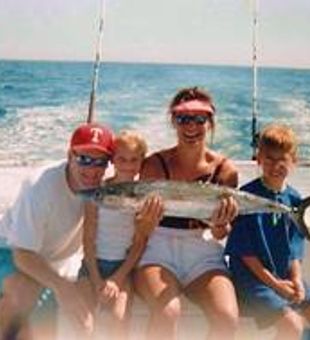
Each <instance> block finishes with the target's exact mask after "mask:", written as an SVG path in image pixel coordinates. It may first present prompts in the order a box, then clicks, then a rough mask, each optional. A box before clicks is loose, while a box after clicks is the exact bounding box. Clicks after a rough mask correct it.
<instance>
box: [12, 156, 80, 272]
mask: <svg viewBox="0 0 310 340" xmlns="http://www.w3.org/2000/svg"><path fill="white" fill-rule="evenodd" d="M65 167H66V162H62V163H61V164H57V165H54V166H50V167H45V168H42V169H39V170H38V171H37V172H36V173H35V174H34V176H32V177H31V179H29V180H28V181H25V183H24V185H23V188H22V191H21V194H20V195H19V197H18V199H17V201H16V202H15V204H14V206H13V207H12V208H11V211H10V214H11V216H10V220H11V224H10V226H9V228H8V229H9V230H8V234H7V240H8V243H9V245H10V246H11V247H13V248H14V247H16V248H23V249H27V250H31V251H34V252H36V253H38V254H40V255H41V256H43V257H44V258H45V259H46V260H47V261H48V262H49V263H50V265H51V266H52V267H53V268H54V269H55V270H56V271H57V272H59V274H61V275H65V276H67V269H66V268H65V267H66V266H69V267H70V268H72V266H73V263H76V262H77V261H78V260H79V259H80V258H81V255H82V251H81V248H82V246H81V244H82V219H83V202H82V200H81V198H80V197H78V196H76V195H74V194H73V193H72V191H71V190H70V189H69V187H68V184H67V181H66V171H65ZM76 265H77V266H78V263H76ZM69 271H71V269H70V270H69ZM69 275H70V274H69Z"/></svg>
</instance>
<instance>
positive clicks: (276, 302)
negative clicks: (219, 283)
mask: <svg viewBox="0 0 310 340" xmlns="http://www.w3.org/2000/svg"><path fill="white" fill-rule="evenodd" d="M236 288H237V289H236V291H237V295H238V300H239V303H240V310H241V314H245V315H248V316H251V317H253V318H254V319H255V321H256V323H257V326H258V327H259V328H266V327H269V326H270V325H271V324H274V323H275V322H276V321H277V319H278V318H279V316H281V315H282V313H283V311H284V310H285V309H286V308H292V309H294V310H296V311H297V312H298V311H300V312H302V310H303V309H304V308H306V307H308V306H309V305H310V289H309V287H308V286H307V285H306V284H304V288H305V293H306V296H305V300H304V301H303V302H302V303H300V304H296V303H292V302H290V301H288V300H286V299H285V298H283V297H282V296H280V295H279V294H278V293H277V292H276V291H275V290H273V289H272V288H270V287H268V286H266V285H263V284H261V285H257V286H255V287H252V288H248V289H244V288H241V287H240V288H238V287H236Z"/></svg>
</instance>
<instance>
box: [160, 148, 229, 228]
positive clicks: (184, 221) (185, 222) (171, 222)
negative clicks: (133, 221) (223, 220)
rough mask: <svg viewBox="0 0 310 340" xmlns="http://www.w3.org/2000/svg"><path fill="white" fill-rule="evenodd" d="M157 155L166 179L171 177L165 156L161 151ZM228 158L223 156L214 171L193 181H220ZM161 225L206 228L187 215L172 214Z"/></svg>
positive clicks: (200, 222) (214, 182)
mask: <svg viewBox="0 0 310 340" xmlns="http://www.w3.org/2000/svg"><path fill="white" fill-rule="evenodd" d="M155 156H156V157H157V158H158V160H159V162H160V164H161V166H162V169H163V172H164V174H165V178H166V179H168V180H169V179H170V178H171V176H170V172H169V169H168V166H167V163H166V161H165V159H164V157H163V156H162V155H161V154H160V153H156V154H155ZM225 161H226V158H223V159H222V160H221V162H220V163H219V164H218V165H217V166H216V168H215V169H214V171H213V172H212V173H208V174H204V175H202V176H199V177H197V178H195V179H194V180H193V181H195V182H199V181H200V182H210V183H213V184H216V183H219V174H220V172H221V170H222V168H223V164H224V163H225ZM160 226H162V227H166V228H175V229H198V228H205V224H204V223H203V222H202V221H200V220H196V219H192V218H186V217H172V216H165V217H164V218H163V219H162V220H161V222H160Z"/></svg>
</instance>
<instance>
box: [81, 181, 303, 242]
mask: <svg viewBox="0 0 310 340" xmlns="http://www.w3.org/2000/svg"><path fill="white" fill-rule="evenodd" d="M151 193H157V194H159V195H160V196H161V197H162V198H163V200H164V214H165V215H167V216H176V217H189V218H195V219H201V220H205V219H208V218H210V216H211V214H212V212H213V211H214V209H215V207H216V206H218V203H219V200H220V199H222V198H223V197H225V196H233V197H234V198H235V200H236V201H237V202H238V205H239V214H243V215H244V214H252V213H256V212H264V213H287V214H289V215H290V216H291V217H292V218H293V219H294V221H295V222H296V223H297V225H298V226H299V228H300V229H301V231H302V232H303V234H304V235H305V236H306V237H307V238H308V239H310V208H309V206H310V197H308V198H306V199H304V200H303V201H302V203H301V204H300V206H298V207H288V206H286V205H284V204H281V203H277V202H275V201H272V200H269V199H266V198H263V197H260V196H256V195H253V194H250V193H248V192H245V191H240V190H237V189H232V188H229V187H226V186H220V185H216V184H211V183H200V182H184V181H137V182H123V183H115V184H103V185H102V186H100V187H98V188H95V189H87V190H82V191H80V192H79V194H80V195H82V196H83V197H84V198H85V199H87V200H93V201H95V202H96V203H97V204H100V205H105V206H107V207H110V208H115V209H122V210H128V209H129V210H130V209H138V207H139V206H140V204H141V202H142V201H143V199H144V198H145V197H146V196H147V195H149V194H151Z"/></svg>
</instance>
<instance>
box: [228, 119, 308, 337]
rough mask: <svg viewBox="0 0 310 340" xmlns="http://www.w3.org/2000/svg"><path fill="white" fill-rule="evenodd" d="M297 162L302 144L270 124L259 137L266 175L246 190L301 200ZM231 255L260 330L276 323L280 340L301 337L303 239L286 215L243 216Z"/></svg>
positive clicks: (235, 276)
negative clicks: (294, 179) (295, 182)
mask: <svg viewBox="0 0 310 340" xmlns="http://www.w3.org/2000/svg"><path fill="white" fill-rule="evenodd" d="M296 161H297V141H296V137H295V135H294V133H293V131H292V130H291V129H290V128H288V127H286V126H284V125H277V124H273V125H269V126H267V127H266V128H265V129H264V130H263V131H262V134H261V136H260V140H259V145H258V154H257V162H258V164H259V166H260V167H261V169H262V176H261V177H260V178H257V179H255V180H253V181H251V182H250V183H248V184H246V185H244V186H243V187H242V188H241V190H244V191H247V192H250V193H254V194H256V195H260V196H263V197H266V198H269V199H272V200H275V201H277V202H280V203H284V204H286V205H288V206H296V205H298V204H299V202H300V201H301V197H300V195H299V194H298V192H297V191H296V190H294V189H293V188H292V187H290V186H289V185H288V184H287V183H286V181H287V177H288V175H289V173H290V172H291V171H292V169H293V168H294V166H295V163H296ZM226 252H227V254H228V255H229V257H230V259H229V265H230V269H231V271H232V275H233V280H234V283H235V285H236V289H237V293H238V295H239V297H240V302H241V307H243V308H244V309H246V311H247V313H250V315H253V316H254V318H255V319H256V322H257V324H258V326H259V327H267V326H269V325H274V326H275V327H276V330H277V334H276V339H282V340H284V339H287V340H288V339H299V338H300V336H301V333H302V330H303V321H302V316H301V315H304V316H306V317H307V319H310V318H309V316H310V308H309V306H310V304H309V301H310V294H309V291H308V289H307V288H306V286H305V284H304V282H303V280H302V271H301V261H302V258H303V252H304V237H303V235H302V234H301V233H300V232H299V230H298V229H297V227H296V225H295V224H294V222H293V221H292V220H291V219H290V217H289V216H288V215H286V214H280V215H279V214H266V213H257V214H253V215H247V216H239V217H238V218H237V219H236V220H235V222H234V225H233V228H232V232H231V234H230V236H229V239H228V242H227V246H226Z"/></svg>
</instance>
